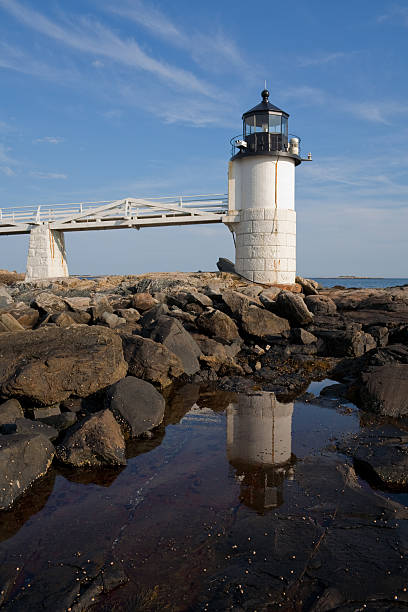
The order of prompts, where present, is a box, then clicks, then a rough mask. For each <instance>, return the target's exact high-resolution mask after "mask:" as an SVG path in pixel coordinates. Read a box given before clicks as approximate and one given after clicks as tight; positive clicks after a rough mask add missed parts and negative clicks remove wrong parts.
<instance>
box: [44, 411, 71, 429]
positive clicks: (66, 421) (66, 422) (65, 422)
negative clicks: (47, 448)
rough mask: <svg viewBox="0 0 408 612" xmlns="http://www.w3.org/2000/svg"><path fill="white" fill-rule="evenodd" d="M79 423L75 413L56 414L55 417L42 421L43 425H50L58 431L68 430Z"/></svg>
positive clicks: (45, 418)
mask: <svg viewBox="0 0 408 612" xmlns="http://www.w3.org/2000/svg"><path fill="white" fill-rule="evenodd" d="M76 421H77V416H76V414H75V412H62V413H61V414H56V415H54V416H48V417H44V418H42V419H41V422H42V423H45V424H46V425H50V426H51V427H53V428H54V429H56V430H57V431H64V430H65V429H68V428H69V427H71V426H72V425H74V423H76Z"/></svg>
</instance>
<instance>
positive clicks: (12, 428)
mask: <svg viewBox="0 0 408 612" xmlns="http://www.w3.org/2000/svg"><path fill="white" fill-rule="evenodd" d="M14 433H17V425H16V424H15V423H5V424H4V425H0V434H2V435H4V436H9V435H10V434H14Z"/></svg>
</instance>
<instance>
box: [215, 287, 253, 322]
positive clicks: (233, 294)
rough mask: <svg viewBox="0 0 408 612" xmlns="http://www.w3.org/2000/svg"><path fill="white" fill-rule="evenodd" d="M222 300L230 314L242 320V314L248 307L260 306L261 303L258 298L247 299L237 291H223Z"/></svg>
mask: <svg viewBox="0 0 408 612" xmlns="http://www.w3.org/2000/svg"><path fill="white" fill-rule="evenodd" d="M222 300H223V302H224V304H226V305H227V306H228V308H229V309H230V311H231V312H232V314H233V315H234V316H236V317H238V318H239V319H240V318H242V315H243V313H244V312H245V311H246V310H248V308H249V306H251V305H252V304H254V305H255V306H261V302H260V301H259V299H258V298H251V297H248V296H247V295H244V294H243V293H239V291H231V290H230V291H224V292H223V294H222Z"/></svg>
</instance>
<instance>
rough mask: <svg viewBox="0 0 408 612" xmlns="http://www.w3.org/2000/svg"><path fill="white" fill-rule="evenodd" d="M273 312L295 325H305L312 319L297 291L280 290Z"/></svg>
mask: <svg viewBox="0 0 408 612" xmlns="http://www.w3.org/2000/svg"><path fill="white" fill-rule="evenodd" d="M275 308H276V310H275V312H276V313H277V314H279V315H280V316H282V317H284V318H286V319H289V321H291V322H292V323H294V324H295V325H307V324H308V323H311V322H312V321H313V314H312V313H311V312H310V311H309V310H308V308H307V306H306V304H305V302H304V300H303V298H302V296H301V295H299V294H298V293H292V292H291V291H281V292H280V293H279V295H278V297H277V298H276V301H275Z"/></svg>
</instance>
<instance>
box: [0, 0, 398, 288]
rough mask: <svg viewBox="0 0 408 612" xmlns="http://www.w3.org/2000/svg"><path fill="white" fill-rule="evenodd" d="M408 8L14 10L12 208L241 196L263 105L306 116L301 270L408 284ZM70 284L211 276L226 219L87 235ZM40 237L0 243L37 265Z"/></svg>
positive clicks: (8, 166) (301, 124) (7, 95)
mask: <svg viewBox="0 0 408 612" xmlns="http://www.w3.org/2000/svg"><path fill="white" fill-rule="evenodd" d="M407 40H408V4H405V3H403V2H400V3H398V2H397V3H395V2H387V1H379V0H369V1H368V0H359V1H358V2H355V1H354V2H351V1H349V0H343V2H341V3H338V2H327V1H323V0H309V2H304V1H300V0H294V1H293V2H291V3H290V4H288V3H278V2H276V3H275V2H274V3H272V2H270V3H261V4H258V5H255V6H254V7H252V5H251V4H249V3H248V2H243V1H242V0H233V1H232V0H222V1H221V2H220V1H218V2H216V1H214V0H207V1H206V2H205V3H198V2H197V3H195V2H191V1H190V2H187V1H186V0H175V1H173V2H164V1H163V0H155V1H154V2H151V1H150V0H59V1H57V0H41V2H38V0H37V1H36V2H35V1H34V0H0V92H1V95H0V208H6V207H13V206H20V205H31V204H35V205H37V204H40V203H44V204H45V203H64V202H79V201H89V200H106V199H111V198H115V199H117V198H122V197H126V196H128V197H139V196H149V195H150V196H153V195H159V196H160V195H178V194H185V195H188V194H200V193H203V194H204V193H225V192H226V189H227V164H228V158H229V154H230V147H229V139H230V138H231V137H232V136H234V135H235V134H237V133H239V132H240V130H241V115H242V112H244V111H246V110H248V109H249V108H251V107H252V106H254V105H255V104H257V103H258V101H259V100H260V90H261V89H263V84H264V80H265V79H266V80H267V85H268V89H269V90H270V92H271V98H270V99H271V102H273V103H274V104H276V105H277V106H279V107H280V108H283V109H284V110H286V111H287V112H288V113H289V114H290V119H289V121H290V123H289V131H290V132H292V133H295V134H297V135H299V136H300V137H301V139H302V147H303V152H304V153H307V152H308V151H311V152H312V153H313V159H314V161H313V163H311V164H308V163H307V164H306V163H305V164H302V165H301V166H300V167H298V168H297V171H296V209H297V213H298V226H297V231H298V252H297V266H298V273H300V274H302V275H305V276H308V275H309V276H312V275H314V276H319V275H324V276H330V275H337V274H361V275H375V276H408V269H407V264H406V262H407V261H408V240H407V227H408V206H407V197H408V173H407V166H408V151H407V141H408V126H407V119H408V96H407V94H408V79H407V64H408V60H407V58H408V49H407V46H408V45H407ZM66 241H67V248H68V264H69V268H70V272H71V273H72V274H80V273H84V274H85V273H88V274H113V273H118V274H120V273H123V274H131V273H141V272H148V271H160V270H162V271H166V270H198V269H201V270H213V269H215V262H216V261H217V258H218V256H225V257H229V258H231V259H232V258H233V244H232V239H231V235H230V233H229V231H228V230H227V229H226V228H225V227H224V226H218V225H215V226H214V225H210V226H197V227H190V228H188V227H184V228H169V229H149V230H142V231H140V232H135V231H134V230H121V231H106V232H81V233H71V234H69V235H67V237H66ZM27 246H28V239H27V238H26V237H24V236H15V237H0V267H1V268H9V269H17V270H21V271H23V270H24V268H25V260H26V251H27Z"/></svg>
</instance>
